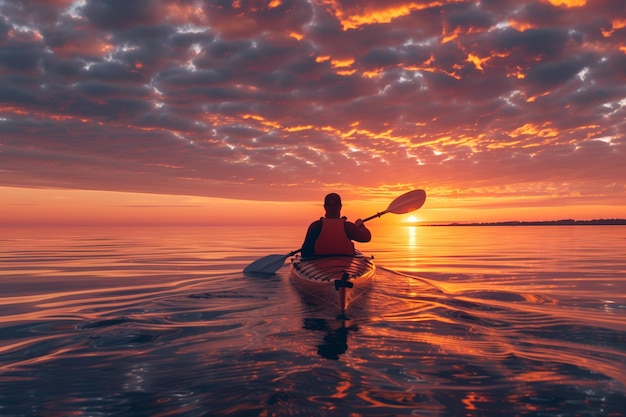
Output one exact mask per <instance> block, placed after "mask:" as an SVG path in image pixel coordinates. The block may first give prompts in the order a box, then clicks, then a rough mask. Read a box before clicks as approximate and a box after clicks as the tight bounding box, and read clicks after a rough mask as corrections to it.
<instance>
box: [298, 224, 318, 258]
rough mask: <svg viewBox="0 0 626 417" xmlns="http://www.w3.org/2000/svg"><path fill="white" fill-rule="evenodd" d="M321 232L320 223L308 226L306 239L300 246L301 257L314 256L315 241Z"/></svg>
mask: <svg viewBox="0 0 626 417" xmlns="http://www.w3.org/2000/svg"><path fill="white" fill-rule="evenodd" d="M321 231H322V221H321V220H317V221H315V222H313V223H311V225H310V226H309V229H308V230H307V232H306V237H305V238H304V243H303V244H302V251H301V254H302V257H303V258H308V257H311V256H314V255H315V241H316V240H317V238H318V237H319V236H320V232H321Z"/></svg>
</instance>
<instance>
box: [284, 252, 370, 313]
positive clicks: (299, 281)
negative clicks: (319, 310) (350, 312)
mask: <svg viewBox="0 0 626 417" xmlns="http://www.w3.org/2000/svg"><path fill="white" fill-rule="evenodd" d="M375 272H376V266H375V265H374V262H372V260H371V258H368V257H365V256H362V255H357V256H328V257H316V258H305V259H303V258H301V257H294V258H292V260H291V272H290V277H291V281H292V283H293V284H294V286H295V287H296V288H298V289H299V290H300V291H301V292H303V293H305V294H307V295H309V296H312V297H314V298H316V299H319V300H321V301H324V302H326V303H329V304H332V305H335V306H337V307H339V308H340V309H341V311H342V313H343V312H344V311H345V309H346V308H347V307H348V306H349V304H350V303H352V302H353V301H354V300H356V299H357V298H358V297H360V296H361V295H362V294H363V293H364V292H365V291H366V290H367V289H369V287H370V286H371V283H372V279H373V277H374V274H375Z"/></svg>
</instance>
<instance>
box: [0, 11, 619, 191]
mask: <svg viewBox="0 0 626 417" xmlns="http://www.w3.org/2000/svg"><path fill="white" fill-rule="evenodd" d="M553 3H556V2H549V1H527V2H517V1H515V2H514V1H493V0H487V1H481V2H480V3H477V2H468V1H448V2H436V3H433V4H432V5H429V4H428V3H424V2H422V3H420V2H407V1H403V0H390V1H386V2H381V1H378V0H376V1H374V0H370V1H359V2H353V1H324V0H323V1H319V2H308V1H305V0H291V1H286V0H284V1H278V0H275V1H271V2H257V1H246V0H241V1H236V2H232V1H195V0H178V1H177V0H161V1H148V0H141V1H128V0H123V1H118V0H90V1H87V2H84V3H82V2H72V1H61V0H57V1H42V0H40V1H35V0H31V1H19V2H2V3H0V16H1V17H0V166H1V167H2V171H1V175H0V186H2V185H8V186H25V187H62V188H81V189H94V190H98V189H101V190H118V191H136V192H151V193H179V194H190V195H206V196H215V197H232V198H250V199H268V196H272V197H271V198H275V199H287V200H289V199H294V200H296V199H302V198H308V196H309V194H310V192H312V191H315V192H316V193H319V189H320V188H323V187H325V185H326V184H333V185H334V186H335V187H337V188H340V189H342V190H345V192H346V193H348V192H349V190H350V189H352V188H353V187H356V188H357V189H360V188H370V189H373V190H374V192H375V191H376V190H379V191H380V192H383V191H385V190H389V189H393V188H394V187H398V184H404V185H403V186H404V187H406V186H407V185H410V186H414V187H421V188H429V189H433V190H435V191H436V192H439V193H440V194H442V195H443V194H449V195H453V194H454V193H461V194H463V195H469V194H472V193H473V194H474V195H482V194H483V193H489V192H491V193H496V194H501V195H513V194H516V193H517V194H520V193H521V194H528V195H545V194H546V193H551V194H550V195H552V196H555V195H564V196H568V195H573V194H576V193H578V194H579V195H582V194H583V193H587V194H588V193H592V192H593V190H598V193H599V195H601V194H602V193H604V194H606V195H607V197H606V198H607V201H609V200H611V201H613V200H612V199H615V198H617V197H619V196H622V197H623V193H624V192H625V190H624V186H623V184H624V183H626V170H625V169H624V168H623V162H622V161H623V160H624V146H625V138H624V132H625V131H626V126H625V123H624V120H626V117H625V116H626V115H625V110H624V107H625V105H626V89H625V87H624V85H626V24H625V22H626V17H625V16H624V10H626V7H625V6H626V4H625V3H624V1H617V0H613V1H608V0H606V1H602V0H599V1H594V2H590V1H588V2H587V3H586V4H584V5H581V6H576V7H573V6H567V5H565V4H563V5H554V4H553ZM615 184H622V186H621V187H620V186H616V185H615ZM296 185H297V186H296ZM287 189H288V190H289V192H288V193H287V192H276V190H287ZM453 190H454V191H453ZM270 191H271V192H270ZM616 196H617V197H616Z"/></svg>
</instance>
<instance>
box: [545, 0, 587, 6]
mask: <svg viewBox="0 0 626 417" xmlns="http://www.w3.org/2000/svg"><path fill="white" fill-rule="evenodd" d="M548 3H550V4H552V5H553V6H565V7H583V6H585V5H586V4H587V0H548Z"/></svg>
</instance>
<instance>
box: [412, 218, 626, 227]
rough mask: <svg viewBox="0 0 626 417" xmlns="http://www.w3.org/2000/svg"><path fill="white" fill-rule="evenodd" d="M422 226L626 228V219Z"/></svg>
mask: <svg viewBox="0 0 626 417" xmlns="http://www.w3.org/2000/svg"><path fill="white" fill-rule="evenodd" d="M423 226H626V219H596V220H572V219H564V220H547V221H507V222H486V223H445V224H432V223H431V224H424V225H423Z"/></svg>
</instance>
